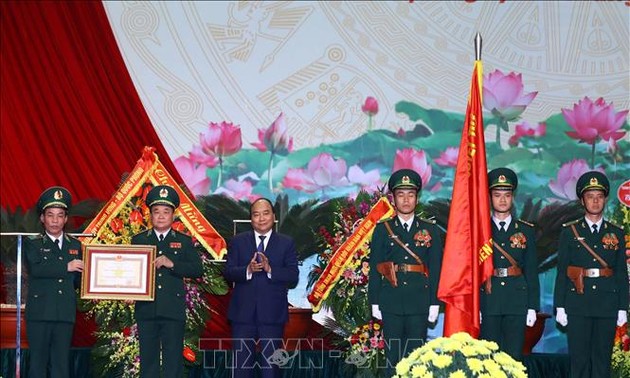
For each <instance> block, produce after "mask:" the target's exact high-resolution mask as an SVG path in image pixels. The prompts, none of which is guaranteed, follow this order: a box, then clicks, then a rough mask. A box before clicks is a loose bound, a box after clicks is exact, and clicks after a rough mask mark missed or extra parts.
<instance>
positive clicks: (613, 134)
mask: <svg viewBox="0 0 630 378" xmlns="http://www.w3.org/2000/svg"><path fill="white" fill-rule="evenodd" d="M627 114H628V110H624V111H621V112H617V113H615V108H614V107H613V104H612V102H611V103H610V104H606V102H605V101H604V99H603V98H601V97H600V98H598V99H597V100H595V102H593V101H591V99H590V98H588V97H584V98H583V99H582V100H580V101H579V102H578V103H577V104H573V110H569V109H562V115H563V116H564V119H565V121H567V123H568V124H569V126H571V128H572V129H573V130H575V131H569V132H567V135H568V136H570V137H571V138H573V139H578V140H580V141H582V142H585V143H588V144H594V143H595V142H596V141H597V139H598V138H602V139H603V140H606V141H608V140H610V139H611V138H612V139H614V140H619V139H621V138H622V137H623V136H624V135H625V134H626V132H625V131H622V130H620V128H621V126H622V125H623V123H624V121H625V118H626V115H627Z"/></svg>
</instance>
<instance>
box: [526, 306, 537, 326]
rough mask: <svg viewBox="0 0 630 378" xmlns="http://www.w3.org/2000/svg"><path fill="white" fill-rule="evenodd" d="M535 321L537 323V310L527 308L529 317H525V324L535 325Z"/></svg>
mask: <svg viewBox="0 0 630 378" xmlns="http://www.w3.org/2000/svg"><path fill="white" fill-rule="evenodd" d="M535 323H536V311H534V310H532V309H531V308H530V309H529V310H527V318H525V324H526V325H527V326H528V327H533V326H534V324H535Z"/></svg>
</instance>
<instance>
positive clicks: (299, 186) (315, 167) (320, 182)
mask: <svg viewBox="0 0 630 378" xmlns="http://www.w3.org/2000/svg"><path fill="white" fill-rule="evenodd" d="M346 170H347V168H346V161H345V160H343V159H339V160H335V159H334V158H333V157H332V156H331V155H330V154H328V153H325V152H324V153H321V154H319V155H317V156H315V157H314V158H312V159H311V161H309V163H308V166H307V168H306V170H304V169H300V168H297V169H296V168H289V170H288V171H287V174H286V175H285V176H284V180H283V181H282V185H283V186H284V187H285V188H292V189H296V190H301V191H305V192H307V193H312V192H314V191H316V190H324V189H326V188H329V187H339V186H346V185H348V179H347V178H346V177H345V175H346Z"/></svg>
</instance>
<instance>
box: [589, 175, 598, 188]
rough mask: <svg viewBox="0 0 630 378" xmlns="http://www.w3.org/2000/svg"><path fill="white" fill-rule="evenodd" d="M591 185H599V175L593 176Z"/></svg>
mask: <svg viewBox="0 0 630 378" xmlns="http://www.w3.org/2000/svg"><path fill="white" fill-rule="evenodd" d="M590 185H591V186H598V185H599V181H597V177H591V184H590Z"/></svg>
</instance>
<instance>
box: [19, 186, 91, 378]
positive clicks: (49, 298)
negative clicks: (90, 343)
mask: <svg viewBox="0 0 630 378" xmlns="http://www.w3.org/2000/svg"><path fill="white" fill-rule="evenodd" d="M70 204H71V197H70V193H69V192H68V191H67V190H66V189H65V188H62V187H53V188H50V189H48V190H46V191H44V193H42V195H41V197H40V199H39V201H38V203H37V208H38V211H39V213H40V214H43V213H44V211H45V210H46V209H48V208H51V207H54V208H62V209H65V210H66V211H67V210H68V209H69V208H70ZM59 239H61V242H60V244H61V247H59V245H58V244H57V243H56V242H55V241H54V240H53V239H51V237H50V236H49V235H48V234H46V233H42V234H41V235H38V236H36V237H34V238H30V239H29V238H27V239H25V242H24V251H25V255H26V264H27V269H28V298H27V301H26V334H27V338H28V343H29V351H30V363H29V371H28V376H29V377H35V378H37V377H46V376H47V370H48V365H49V364H50V376H51V377H53V378H55V377H60V378H61V377H63V378H65V377H68V376H69V375H70V373H69V354H70V344H71V341H72V330H73V328H74V321H75V316H76V292H75V289H76V288H78V287H79V285H80V282H81V281H80V280H81V274H80V273H78V272H68V263H69V262H70V261H72V260H75V259H81V253H82V251H81V242H79V241H78V240H77V239H75V238H72V237H70V236H68V235H67V234H66V233H63V234H62V235H61V236H60V237H59Z"/></svg>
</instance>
